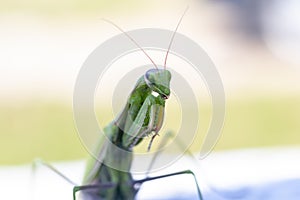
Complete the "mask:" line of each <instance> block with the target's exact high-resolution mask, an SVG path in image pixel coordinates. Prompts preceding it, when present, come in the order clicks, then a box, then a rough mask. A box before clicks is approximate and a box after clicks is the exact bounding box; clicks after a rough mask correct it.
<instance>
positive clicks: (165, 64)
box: [164, 6, 189, 69]
mask: <svg viewBox="0 0 300 200" xmlns="http://www.w3.org/2000/svg"><path fill="white" fill-rule="evenodd" d="M188 9H189V7H188V6H187V7H186V9H185V10H184V12H183V14H182V16H181V18H180V20H179V22H178V23H177V26H176V29H175V31H174V32H173V35H172V38H171V40H170V43H169V47H168V50H167V53H166V57H165V63H164V69H166V68H167V59H168V55H169V52H170V49H171V46H172V43H173V40H174V37H175V35H176V32H177V29H178V27H179V25H180V24H181V21H182V19H183V17H184V15H185V13H186V12H187V11H188Z"/></svg>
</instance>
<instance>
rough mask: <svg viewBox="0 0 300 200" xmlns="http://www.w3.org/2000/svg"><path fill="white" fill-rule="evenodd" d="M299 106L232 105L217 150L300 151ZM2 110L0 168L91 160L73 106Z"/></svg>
mask: <svg viewBox="0 0 300 200" xmlns="http://www.w3.org/2000/svg"><path fill="white" fill-rule="evenodd" d="M299 102H300V97H298V96H285V97H282V96H280V97H274V96H272V97H271V96H269V97H257V98H253V97H252V98H250V99H247V98H244V99H231V100H228V101H227V108H226V113H227V114H226V120H225V125H224V129H223V134H222V137H221V139H220V140H219V142H218V144H217V146H216V150H224V149H236V148H249V147H264V146H279V145H300V134H299V132H300V123H299V119H300V103H299ZM102 109H103V110H105V108H102ZM107 109H108V108H107ZM0 110H1V112H0V124H1V126H0V164H21V163H25V162H27V163H28V162H31V161H32V160H33V159H34V158H37V157H39V158H43V159H45V160H49V161H53V160H69V159H82V158H84V157H85V156H87V153H86V151H85V150H84V148H83V147H82V146H81V143H80V141H79V139H78V137H77V133H76V129H75V124H74V121H73V113H72V107H71V106H70V105H66V104H64V103H59V102H43V101H30V102H28V103H21V104H17V103H7V102H6V103H2V104H0ZM97 110H98V109H97ZM102 113H109V112H102ZM202 113H204V115H206V116H207V117H206V116H205V117H206V119H204V120H205V121H207V122H208V121H209V116H210V115H209V109H206V107H205V106H204V108H203V110H202ZM108 116H109V115H108ZM205 117H204V118H205ZM199 145H201V141H196V143H195V144H194V145H193V147H192V149H194V150H195V149H198V147H199Z"/></svg>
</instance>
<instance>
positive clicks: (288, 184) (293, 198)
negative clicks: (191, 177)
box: [168, 179, 300, 200]
mask: <svg viewBox="0 0 300 200" xmlns="http://www.w3.org/2000/svg"><path fill="white" fill-rule="evenodd" d="M218 192H219V193H218V194H217V193H215V192H209V193H204V194H203V198H204V200H299V199H300V179H291V180H284V181H278V182H274V183H268V184H263V185H257V186H251V187H250V186H249V187H243V188H240V189H235V190H219V191H218ZM168 199H172V200H179V199H180V200H183V199H197V196H195V195H194V194H177V195H174V196H172V197H170V198H168Z"/></svg>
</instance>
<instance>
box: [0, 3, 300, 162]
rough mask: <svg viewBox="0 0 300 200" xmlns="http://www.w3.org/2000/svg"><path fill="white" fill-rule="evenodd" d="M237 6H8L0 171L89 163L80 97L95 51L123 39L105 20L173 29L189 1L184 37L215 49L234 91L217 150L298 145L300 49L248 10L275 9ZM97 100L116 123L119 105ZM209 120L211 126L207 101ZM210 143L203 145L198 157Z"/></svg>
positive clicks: (2, 39)
mask: <svg viewBox="0 0 300 200" xmlns="http://www.w3.org/2000/svg"><path fill="white" fill-rule="evenodd" d="M234 2H235V1H224V2H222V3H220V2H219V1H212V2H207V1H170V0H168V1H164V2H163V3H162V2H161V1H156V0H155V1H151V2H149V1H144V0H143V1H137V0H130V1H124V0H123V1H88V2H86V1H82V0H78V1H66V0H65V1H34V0H30V1H26V2H22V1H0V29H1V30H0V43H1V45H0V53H1V61H0V79H1V80H0V95H1V96H0V97H1V99H0V164H1V165H10V164H22V163H30V162H31V161H32V160H33V159H34V158H37V157H38V158H43V159H45V160H49V161H56V160H72V159H82V158H84V157H86V156H87V152H86V151H85V149H84V148H83V146H82V145H81V143H80V140H79V139H78V137H77V132H76V128H75V124H74V120H73V111H72V90H73V86H74V83H75V80H76V75H77V73H78V71H79V69H80V66H81V64H82V63H83V62H84V60H85V59H86V57H87V56H88V54H89V53H90V52H91V51H92V50H93V49H94V48H96V47H97V46H98V45H99V44H101V42H103V41H105V40H106V39H108V38H110V37H111V36H113V35H116V34H118V33H119V32H118V31H117V30H115V29H114V28H113V27H111V26H110V25H108V24H105V23H103V22H102V21H101V20H100V19H101V18H107V19H110V20H112V21H114V22H116V23H117V24H119V25H120V26H121V27H123V28H124V29H125V30H131V29H136V28H145V27H155V28H165V29H171V30H172V29H174V27H175V25H176V23H177V20H178V19H179V17H180V16H181V14H182V12H183V10H184V8H185V7H186V5H187V4H189V5H190V10H189V12H188V13H187V15H186V16H185V18H184V21H183V23H182V25H181V27H180V29H179V32H181V33H183V34H185V35H187V36H189V37H190V38H191V39H193V40H194V41H196V42H198V43H199V44H200V45H201V46H202V47H203V48H204V49H205V50H206V52H207V53H208V55H209V56H210V57H211V58H212V60H213V61H214V63H215V64H216V67H217V68H218V70H219V73H220V76H221V78H222V80H223V82H224V87H225V93H226V99H227V101H226V119H225V124H224V128H223V132H222V136H221V138H220V140H219V142H218V143H217V145H216V147H215V150H217V151H219V150H228V149H241V148H256V147H270V146H299V145H300V134H299V132H300V123H299V119H300V87H299V86H300V84H299V83H300V80H299V75H300V69H299V68H300V67H299V65H300V63H299V62H298V60H296V59H295V56H294V57H293V56H291V55H293V54H296V53H295V52H294V51H297V50H298V49H294V48H289V47H290V46H284V45H283V44H285V43H278V42H280V41H281V40H280V37H279V38H274V35H276V34H273V35H272V33H274V30H279V31H281V29H280V28H281V27H280V26H279V25H278V27H277V26H276V27H275V28H273V29H272V26H270V24H272V23H271V22H272V21H273V20H275V19H274V15H272V13H269V15H266V14H264V15H262V16H261V18H260V19H256V18H255V17H254V16H250V17H249V16H248V15H247V12H250V11H249V9H254V11H257V12H262V11H264V9H269V8H273V10H274V5H273V4H272V5H271V3H270V4H266V5H264V4H263V5H258V4H257V5H254V6H250V7H245V6H243V4H242V3H240V4H238V5H236V3H234ZM241 2H244V1H241ZM258 8H259V9H258ZM275 8H277V7H275ZM288 8H289V7H287V8H285V9H288ZM278 10H279V11H278ZM270 12H271V11H270ZM274 12H275V13H276V12H278V13H280V9H278V8H277V10H276V9H275V11H274ZM250 13H251V12H250ZM265 15H266V16H265ZM249 18H250V19H249ZM237 19H239V20H237ZM251 19H252V20H251ZM267 19H269V21H268V20H267ZM293 19H294V18H293ZM249 21H250V22H249ZM170 24H171V25H170ZM267 27H269V28H268V29H267ZM270 27H271V28H270ZM291 27H293V24H292V25H291ZM286 29H288V28H286V27H285V28H284V30H286ZM296 30H298V29H296ZM275 33H276V32H275ZM280 33H282V31H281V32H280ZM287 34H289V32H288V33H287ZM276 36H277V35H276ZM285 38H286V37H285ZM291 40H292V42H291V41H289V42H288V43H293V40H295V43H296V44H297V42H298V40H297V38H293V37H291ZM276 42H277V43H276ZM299 46H300V45H299ZM298 48H299V47H298ZM282 52H290V54H289V55H288V56H286V55H285V54H283V53H282ZM298 52H299V51H298ZM199 98H202V97H201V95H199ZM98 103H99V104H100V106H99V105H98V104H97V105H98V107H97V109H96V111H97V113H98V114H99V113H100V114H101V117H102V118H107V122H108V121H110V120H111V118H110V117H111V116H110V114H107V113H110V108H109V107H108V106H104V104H103V105H102V106H101V102H98ZM201 113H202V114H203V116H201V117H202V119H201V120H202V122H203V124H204V125H203V126H206V127H207V126H208V124H209V120H210V105H209V103H208V102H207V101H206V100H205V101H204V102H203V105H202V106H201ZM172 117H176V116H172ZM200 137H202V136H200ZM201 143H202V141H201V139H197V140H196V142H195V143H194V144H193V146H192V150H194V151H197V150H199V146H200V145H201Z"/></svg>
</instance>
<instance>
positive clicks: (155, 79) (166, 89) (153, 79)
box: [144, 69, 171, 99]
mask: <svg viewBox="0 0 300 200" xmlns="http://www.w3.org/2000/svg"><path fill="white" fill-rule="evenodd" d="M144 79H145V81H146V83H147V85H148V87H149V88H150V89H151V90H152V91H154V92H157V93H158V94H159V95H160V96H161V97H162V98H163V99H168V98H169V96H170V80H171V72H170V71H168V70H166V69H150V70H148V71H147V72H146V74H145V76H144Z"/></svg>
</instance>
